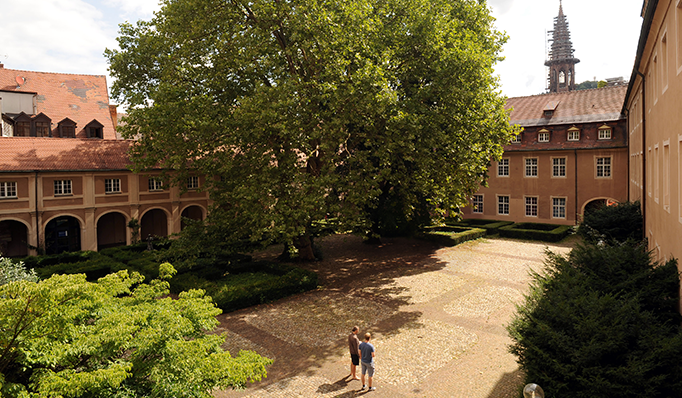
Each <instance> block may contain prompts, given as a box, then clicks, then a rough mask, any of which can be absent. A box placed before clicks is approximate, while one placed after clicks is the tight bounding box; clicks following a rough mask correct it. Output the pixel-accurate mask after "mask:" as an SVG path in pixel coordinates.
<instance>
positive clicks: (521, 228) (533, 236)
mask: <svg viewBox="0 0 682 398" xmlns="http://www.w3.org/2000/svg"><path fill="white" fill-rule="evenodd" d="M498 231H499V233H500V236H502V237H505V238H514V239H526V240H540V241H543V242H558V241H560V240H562V239H564V238H565V237H567V236H568V235H569V234H570V233H571V232H572V231H573V226H571V225H554V224H538V223H520V224H512V225H506V226H503V227H500V228H499V229H498Z"/></svg>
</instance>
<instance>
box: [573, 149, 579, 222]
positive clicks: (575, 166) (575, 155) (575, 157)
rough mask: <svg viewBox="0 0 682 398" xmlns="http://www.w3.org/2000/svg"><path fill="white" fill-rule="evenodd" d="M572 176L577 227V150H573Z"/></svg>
mask: <svg viewBox="0 0 682 398" xmlns="http://www.w3.org/2000/svg"><path fill="white" fill-rule="evenodd" d="M573 158H574V159H575V160H574V161H573V163H574V165H573V167H574V172H573V173H574V174H575V225H578V150H577V149H574V150H573Z"/></svg>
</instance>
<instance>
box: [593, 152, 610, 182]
mask: <svg viewBox="0 0 682 398" xmlns="http://www.w3.org/2000/svg"><path fill="white" fill-rule="evenodd" d="M606 160H608V162H605V161H606ZM600 161H602V162H601V164H600ZM594 167H595V168H594V176H595V178H611V176H612V175H613V160H612V158H611V156H595V158H594ZM600 173H601V174H602V175H599V174H600Z"/></svg>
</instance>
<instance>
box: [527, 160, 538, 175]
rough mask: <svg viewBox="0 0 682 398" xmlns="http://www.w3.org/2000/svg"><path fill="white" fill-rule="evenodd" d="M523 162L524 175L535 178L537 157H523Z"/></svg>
mask: <svg viewBox="0 0 682 398" xmlns="http://www.w3.org/2000/svg"><path fill="white" fill-rule="evenodd" d="M523 163H524V166H525V167H524V174H523V175H524V177H527V178H537V177H538V158H523Z"/></svg>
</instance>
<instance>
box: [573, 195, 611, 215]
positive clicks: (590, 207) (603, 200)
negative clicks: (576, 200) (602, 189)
mask: <svg viewBox="0 0 682 398" xmlns="http://www.w3.org/2000/svg"><path fill="white" fill-rule="evenodd" d="M616 204H618V201H617V200H616V199H613V198H609V197H605V196H604V197H597V198H592V199H590V200H588V201H586V202H585V203H583V207H582V209H581V210H582V211H581V213H582V214H583V217H584V216H585V214H587V213H589V212H591V211H594V210H598V209H599V208H601V207H602V206H613V205H616Z"/></svg>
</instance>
